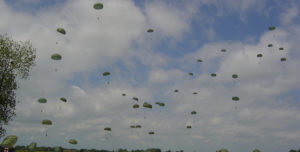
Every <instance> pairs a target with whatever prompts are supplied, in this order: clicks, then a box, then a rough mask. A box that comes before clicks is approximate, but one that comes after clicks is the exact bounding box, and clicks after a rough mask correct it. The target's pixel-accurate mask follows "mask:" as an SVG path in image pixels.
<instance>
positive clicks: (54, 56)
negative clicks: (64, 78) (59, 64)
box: [51, 53, 61, 60]
mask: <svg viewBox="0 0 300 152" xmlns="http://www.w3.org/2000/svg"><path fill="white" fill-rule="evenodd" d="M51 59H52V60H61V55H60V54H57V53H54V54H52V55H51Z"/></svg>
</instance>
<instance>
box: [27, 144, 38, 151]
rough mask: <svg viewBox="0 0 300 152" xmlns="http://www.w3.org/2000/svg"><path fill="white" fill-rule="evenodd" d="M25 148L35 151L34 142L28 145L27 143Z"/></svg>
mask: <svg viewBox="0 0 300 152" xmlns="http://www.w3.org/2000/svg"><path fill="white" fill-rule="evenodd" d="M27 149H28V152H35V149H36V142H32V143H31V144H30V145H28V146H27Z"/></svg>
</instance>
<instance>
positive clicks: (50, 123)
mask: <svg viewBox="0 0 300 152" xmlns="http://www.w3.org/2000/svg"><path fill="white" fill-rule="evenodd" d="M42 124H43V125H52V121H51V120H47V119H45V120H43V121H42Z"/></svg>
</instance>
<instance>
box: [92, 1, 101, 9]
mask: <svg viewBox="0 0 300 152" xmlns="http://www.w3.org/2000/svg"><path fill="white" fill-rule="evenodd" d="M102 8H103V4H102V3H99V2H98V3H95V4H94V9H96V10H99V9H102Z"/></svg>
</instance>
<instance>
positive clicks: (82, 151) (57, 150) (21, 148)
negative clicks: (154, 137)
mask: <svg viewBox="0 0 300 152" xmlns="http://www.w3.org/2000/svg"><path fill="white" fill-rule="evenodd" d="M15 150H16V151H27V150H28V148H27V146H15ZM35 151H51V152H161V150H160V149H158V148H151V149H146V150H143V149H141V150H140V149H137V150H127V149H118V150H115V151H114V150H113V151H109V150H103V149H102V150H98V149H65V148H63V147H36V149H35ZM167 152H171V151H170V150H169V151H167ZM181 152H183V151H181Z"/></svg>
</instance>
